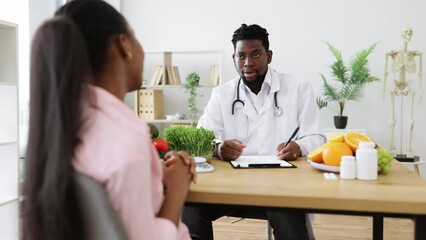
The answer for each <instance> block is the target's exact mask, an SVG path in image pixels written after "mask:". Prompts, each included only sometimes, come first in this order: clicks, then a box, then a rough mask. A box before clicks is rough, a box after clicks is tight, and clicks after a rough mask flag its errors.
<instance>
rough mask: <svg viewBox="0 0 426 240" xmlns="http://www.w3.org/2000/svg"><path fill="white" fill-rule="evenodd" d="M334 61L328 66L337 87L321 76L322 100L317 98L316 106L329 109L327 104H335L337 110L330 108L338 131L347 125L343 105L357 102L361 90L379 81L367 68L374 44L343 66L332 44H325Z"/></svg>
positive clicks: (341, 59) (338, 53)
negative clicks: (334, 114) (334, 113)
mask: <svg viewBox="0 0 426 240" xmlns="http://www.w3.org/2000/svg"><path fill="white" fill-rule="evenodd" d="M327 45H328V48H329V49H330V51H331V53H332V54H333V56H334V57H335V58H336V61H335V62H333V64H332V65H331V66H330V68H331V75H332V77H333V80H335V81H337V82H338V84H337V85H335V86H334V85H332V84H331V83H330V82H328V81H327V79H326V78H325V76H324V75H323V74H320V75H321V78H322V80H323V82H324V85H323V89H322V94H323V95H324V96H323V98H321V97H318V98H317V105H318V107H319V108H320V109H321V108H323V107H329V105H328V103H329V102H335V103H336V104H337V110H336V109H335V108H331V109H332V110H333V111H335V112H336V113H337V114H338V115H337V116H335V117H334V125H335V127H336V128H338V129H344V128H345V127H346V124H347V120H348V117H347V116H344V115H343V110H344V109H345V104H346V102H347V101H359V100H360V99H361V98H362V96H363V90H364V87H365V85H367V84H368V83H371V82H374V81H377V80H379V79H378V78H377V77H376V76H373V75H371V73H370V70H369V68H368V60H367V58H368V56H369V55H370V53H371V52H372V51H373V50H374V48H375V47H376V45H377V44H376V43H375V44H372V45H371V46H370V47H369V48H367V49H362V50H360V51H359V52H357V53H356V55H355V56H354V57H353V58H352V59H351V60H350V61H349V64H348V65H345V63H344V62H343V58H342V52H341V51H339V50H337V49H336V48H335V47H334V46H333V45H332V44H330V43H327Z"/></svg>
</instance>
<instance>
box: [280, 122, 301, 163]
mask: <svg viewBox="0 0 426 240" xmlns="http://www.w3.org/2000/svg"><path fill="white" fill-rule="evenodd" d="M298 132H299V127H297V128H296V129H295V130H294V132H293V133H292V134H291V136H290V138H289V139H288V140H287V142H286V143H285V144H280V145H279V146H278V154H277V156H278V158H280V159H284V154H287V155H288V154H291V152H290V151H289V150H287V151H286V152H285V150H284V149H286V148H287V146H288V144H289V143H290V142H291V141H292V140H293V139H294V137H295V136H296V134H297V133H298ZM296 145H297V144H296ZM281 146H282V148H281ZM286 158H287V159H289V156H287V157H286ZM292 159H293V160H294V159H297V153H293V158H292Z"/></svg>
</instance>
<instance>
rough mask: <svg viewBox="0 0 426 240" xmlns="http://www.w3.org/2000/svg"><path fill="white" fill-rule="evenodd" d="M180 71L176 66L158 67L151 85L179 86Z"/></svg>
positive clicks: (155, 69)
mask: <svg viewBox="0 0 426 240" xmlns="http://www.w3.org/2000/svg"><path fill="white" fill-rule="evenodd" d="M179 84H180V79H179V71H178V68H177V67H176V66H164V65H157V66H155V68H154V72H153V74H152V77H151V81H150V82H149V85H179Z"/></svg>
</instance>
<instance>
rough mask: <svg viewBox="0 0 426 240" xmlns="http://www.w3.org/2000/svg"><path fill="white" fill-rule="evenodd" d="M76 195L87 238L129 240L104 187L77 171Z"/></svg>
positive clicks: (75, 174) (89, 239) (92, 239)
mask: <svg viewBox="0 0 426 240" xmlns="http://www.w3.org/2000/svg"><path fill="white" fill-rule="evenodd" d="M74 181H75V186H76V196H77V201H78V206H79V209H80V216H81V217H82V221H83V229H84V236H85V239H86V240H99V239H102V240H127V236H126V233H125V231H124V228H123V226H122V224H121V220H120V218H119V217H118V215H117V213H116V211H115V209H114V208H113V207H112V205H111V202H110V200H109V198H108V196H107V194H106V193H105V190H104V189H103V187H102V186H101V185H100V184H99V183H97V182H96V181H94V180H93V179H91V178H89V177H87V176H85V175H83V174H81V173H78V172H75V173H74Z"/></svg>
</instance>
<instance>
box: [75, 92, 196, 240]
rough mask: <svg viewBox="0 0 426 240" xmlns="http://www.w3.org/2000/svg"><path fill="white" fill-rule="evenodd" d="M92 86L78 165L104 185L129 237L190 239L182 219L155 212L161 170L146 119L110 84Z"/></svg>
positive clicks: (159, 196) (137, 239) (159, 201)
mask: <svg viewBox="0 0 426 240" xmlns="http://www.w3.org/2000/svg"><path fill="white" fill-rule="evenodd" d="M89 90H90V93H91V95H92V97H93V100H92V101H91V103H90V104H88V106H86V107H85V110H84V113H83V125H82V130H81V133H80V138H81V141H82V142H81V144H80V145H79V146H78V148H77V149H76V154H75V159H74V161H73V166H74V168H75V169H76V170H77V171H79V172H81V173H84V174H86V175H87V176H90V177H92V178H93V179H95V180H96V181H97V182H99V183H101V184H102V185H103V186H104V187H105V189H106V191H107V193H108V196H109V198H110V199H111V202H112V204H113V206H114V208H115V209H116V211H117V213H118V215H119V216H120V217H121V220H122V223H123V225H124V227H125V229H126V232H127V235H128V237H129V239H132V240H142V239H149V240H156V239H167V240H169V239H176V240H181V239H188V240H189V239H191V238H190V236H189V233H188V229H187V227H186V226H185V225H184V224H183V223H179V226H178V227H177V228H176V226H175V225H174V223H173V222H172V221H170V220H168V219H165V218H159V217H157V214H158V212H159V211H160V208H161V206H162V203H163V200H164V195H163V183H162V179H163V170H162V165H161V162H160V159H159V157H158V154H157V152H156V150H155V149H154V147H153V144H152V143H151V135H150V132H149V128H148V126H147V124H146V123H145V122H143V121H141V120H140V119H139V118H138V117H137V116H136V114H135V113H134V112H132V111H131V110H130V108H128V107H127V106H126V105H125V104H124V103H123V102H122V101H120V100H119V99H117V98H116V97H115V96H113V95H112V94H110V93H109V92H107V91H106V90H104V89H102V88H99V87H95V86H90V88H89Z"/></svg>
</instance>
